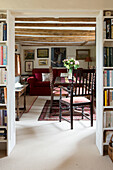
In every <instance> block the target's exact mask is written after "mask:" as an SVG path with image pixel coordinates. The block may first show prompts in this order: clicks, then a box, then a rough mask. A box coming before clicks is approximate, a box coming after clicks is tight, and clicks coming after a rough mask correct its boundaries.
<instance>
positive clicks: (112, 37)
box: [111, 19, 113, 39]
mask: <svg viewBox="0 0 113 170" xmlns="http://www.w3.org/2000/svg"><path fill="white" fill-rule="evenodd" d="M111 39H113V19H111Z"/></svg>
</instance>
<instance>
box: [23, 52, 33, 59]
mask: <svg viewBox="0 0 113 170" xmlns="http://www.w3.org/2000/svg"><path fill="white" fill-rule="evenodd" d="M34 58H35V50H24V59H25V60H34Z"/></svg>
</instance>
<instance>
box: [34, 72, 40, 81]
mask: <svg viewBox="0 0 113 170" xmlns="http://www.w3.org/2000/svg"><path fill="white" fill-rule="evenodd" d="M35 78H36V79H37V80H38V81H42V74H41V73H35Z"/></svg>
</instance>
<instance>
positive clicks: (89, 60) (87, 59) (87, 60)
mask: <svg viewBox="0 0 113 170" xmlns="http://www.w3.org/2000/svg"><path fill="white" fill-rule="evenodd" d="M91 61H92V59H91V57H86V59H85V62H88V69H89V62H91Z"/></svg>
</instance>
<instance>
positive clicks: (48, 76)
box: [42, 73, 50, 81]
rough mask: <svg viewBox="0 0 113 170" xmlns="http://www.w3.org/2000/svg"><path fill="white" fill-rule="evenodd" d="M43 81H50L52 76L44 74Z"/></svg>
mask: <svg viewBox="0 0 113 170" xmlns="http://www.w3.org/2000/svg"><path fill="white" fill-rule="evenodd" d="M42 81H50V74H49V73H42Z"/></svg>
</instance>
